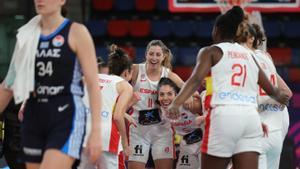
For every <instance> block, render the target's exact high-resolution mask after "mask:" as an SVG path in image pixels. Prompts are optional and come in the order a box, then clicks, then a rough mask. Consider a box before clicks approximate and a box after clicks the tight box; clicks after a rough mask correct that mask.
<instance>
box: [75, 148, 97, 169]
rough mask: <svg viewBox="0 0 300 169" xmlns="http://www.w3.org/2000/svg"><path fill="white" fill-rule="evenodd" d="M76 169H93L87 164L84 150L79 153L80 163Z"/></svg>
mask: <svg viewBox="0 0 300 169" xmlns="http://www.w3.org/2000/svg"><path fill="white" fill-rule="evenodd" d="M77 169H95V166H94V165H93V164H91V163H90V162H89V158H88V156H87V154H86V151H85V149H83V151H82V152H81V156H80V163H79V165H78V167H77Z"/></svg>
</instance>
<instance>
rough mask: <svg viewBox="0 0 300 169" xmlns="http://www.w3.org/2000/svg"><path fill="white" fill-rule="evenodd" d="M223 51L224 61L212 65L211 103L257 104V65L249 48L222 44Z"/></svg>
mask: <svg viewBox="0 0 300 169" xmlns="http://www.w3.org/2000/svg"><path fill="white" fill-rule="evenodd" d="M215 46H217V47H219V48H220V49H221V50H222V51H223V57H222V58H221V60H220V61H219V62H218V63H217V64H216V65H214V66H213V67H212V68H211V79H210V80H208V81H207V82H208V83H211V84H210V85H207V86H209V87H208V88H207V95H210V94H211V99H210V101H211V102H210V106H212V107H214V106H216V105H228V104H229V105H252V106H257V90H258V85H257V82H258V71H259V69H258V67H257V65H256V63H255V61H254V59H253V56H252V53H251V52H250V50H249V49H246V48H245V47H243V46H241V45H239V44H238V43H229V42H224V43H219V44H216V45H215Z"/></svg>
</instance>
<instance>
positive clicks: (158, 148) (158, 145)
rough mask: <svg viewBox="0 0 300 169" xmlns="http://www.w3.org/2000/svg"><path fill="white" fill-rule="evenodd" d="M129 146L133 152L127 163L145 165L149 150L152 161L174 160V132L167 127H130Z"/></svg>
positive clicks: (159, 125) (156, 125)
mask: <svg viewBox="0 0 300 169" xmlns="http://www.w3.org/2000/svg"><path fill="white" fill-rule="evenodd" d="M129 144H130V146H131V148H132V150H133V154H132V155H131V156H129V161H136V162H142V163H146V162H147V160H148V156H149V151H150V148H151V152H152V157H153V160H157V159H174V158H175V150H174V148H175V147H174V132H173V130H172V128H171V127H170V126H169V125H167V126H166V125H163V124H161V123H160V124H154V125H147V126H143V125H138V126H137V127H136V128H135V127H134V126H133V125H130V127H129Z"/></svg>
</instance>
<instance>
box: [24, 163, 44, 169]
mask: <svg viewBox="0 0 300 169" xmlns="http://www.w3.org/2000/svg"><path fill="white" fill-rule="evenodd" d="M40 165H41V164H40V163H26V169H39V168H40Z"/></svg>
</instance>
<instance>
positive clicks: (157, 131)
mask: <svg viewBox="0 0 300 169" xmlns="http://www.w3.org/2000/svg"><path fill="white" fill-rule="evenodd" d="M168 73H169V69H167V68H165V67H163V69H162V74H161V77H168ZM157 85H158V81H151V80H150V79H149V78H148V77H147V74H146V64H139V73H138V77H137V80H136V83H135V85H134V91H135V92H138V94H139V96H140V97H141V100H140V101H139V102H137V103H136V104H135V105H134V106H133V109H134V111H133V114H132V117H133V118H134V119H135V120H136V121H138V125H137V127H134V126H133V125H130V127H129V142H130V146H131V147H132V149H133V155H131V156H129V161H137V162H142V163H146V162H147V160H148V156H149V151H150V148H151V152H152V157H153V160H157V159H168V158H174V156H175V155H174V153H175V151H174V143H173V142H174V139H173V133H174V132H173V131H172V128H171V127H166V125H168V123H164V122H162V121H161V116H160V111H159V108H158V105H157V104H156V100H157Z"/></svg>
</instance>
